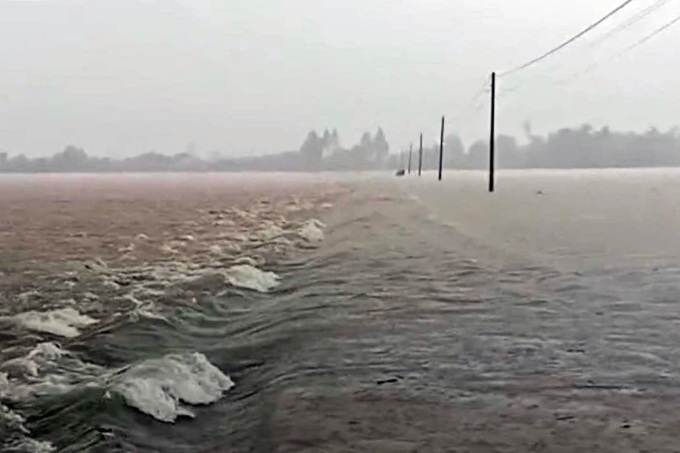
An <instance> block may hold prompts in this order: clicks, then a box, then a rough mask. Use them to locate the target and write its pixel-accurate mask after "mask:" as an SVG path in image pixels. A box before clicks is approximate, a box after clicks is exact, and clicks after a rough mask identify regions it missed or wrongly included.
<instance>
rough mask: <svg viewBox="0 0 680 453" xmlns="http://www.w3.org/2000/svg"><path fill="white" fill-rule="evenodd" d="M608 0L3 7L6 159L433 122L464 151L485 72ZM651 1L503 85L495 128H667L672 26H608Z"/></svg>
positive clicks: (178, 1)
mask: <svg viewBox="0 0 680 453" xmlns="http://www.w3.org/2000/svg"><path fill="white" fill-rule="evenodd" d="M615 3H616V2H615V1H611V2H610V1H608V2H604V3H603V4H598V5H593V3H592V2H588V1H586V0H569V1H567V0H556V1H553V2H549V3H547V2H541V1H539V0H521V1H519V2H514V3H512V4H510V3H508V2H504V1H501V0H492V1H489V2H478V1H473V0H462V1H460V2H455V4H445V3H437V2H418V3H415V4H414V3H409V4H406V3H399V2H397V3H395V2H387V1H386V0H367V1H366V2H362V3H361V4H338V3H334V2H326V1H322V2H310V1H308V0H293V1H292V2H288V3H286V6H285V7H283V6H281V5H280V4H278V3H277V2H274V1H271V0H258V1H255V2H249V3H247V4H239V5H238V7H236V6H235V5H232V4H230V3H229V2H217V1H214V0H167V1H163V2H161V1H141V0H122V1H117V2H115V3H114V2H110V1H106V0H91V1H86V0H73V1H67V0H42V1H0V56H2V61H3V71H2V72H0V96H1V97H0V99H1V100H2V108H1V109H0V150H1V151H4V152H9V153H13V154H24V155H26V156H28V157H40V156H47V155H50V154H51V153H53V152H54V151H53V150H52V149H53V147H55V146H59V147H61V146H66V145H67V144H75V145H76V146H79V147H83V148H84V149H87V150H88V153H89V154H91V155H95V156H101V157H103V156H110V157H115V158H125V157H131V156H133V155H136V154H139V153H143V152H148V151H151V150H156V151H158V152H162V153H167V154H170V155H174V154H177V153H182V152H185V151H186V150H187V148H189V147H190V145H191V144H192V143H193V144H195V146H196V149H197V150H199V151H200V152H201V153H203V154H202V155H203V157H207V156H206V155H207V154H210V153H215V152H220V153H221V154H223V155H224V156H225V157H235V156H241V157H243V156H256V155H262V154H266V153H272V152H278V151H283V150H294V149H297V146H298V145H299V142H300V135H301V133H303V132H304V131H306V130H309V129H312V128H314V127H315V126H316V125H319V124H322V125H323V124H333V125H335V127H337V128H338V129H339V130H342V131H343V134H344V136H346V137H351V138H352V139H353V140H355V139H357V138H358V137H360V136H361V134H362V132H363V131H364V130H365V129H366V128H368V129H370V130H375V129H377V127H378V126H382V127H384V128H385V130H387V131H391V132H390V133H391V142H392V145H393V146H394V147H397V148H399V147H402V146H403V147H407V146H408V144H409V143H410V142H411V141H415V139H416V137H417V135H418V134H419V133H420V132H423V133H424V134H425V136H426V137H432V138H433V139H434V138H435V137H437V135H438V121H437V118H439V117H440V116H441V115H445V116H446V118H447V130H448V131H451V132H453V133H456V134H457V135H460V136H461V137H462V139H463V140H464V141H465V142H472V141H474V140H475V139H477V138H479V137H486V136H487V129H488V97H487V94H488V93H482V95H481V96H480V97H479V98H477V99H476V101H475V102H470V98H471V97H473V95H474V94H475V93H477V91H478V90H479V88H480V86H482V85H483V84H485V83H486V82H485V81H486V80H487V79H488V76H489V74H490V73H491V72H492V71H494V70H495V71H502V70H503V69H506V68H510V67H514V66H515V65H516V64H518V63H520V62H522V61H525V60H527V59H528V58H531V57H532V56H534V55H536V54H537V53H539V52H542V51H544V50H545V48H546V47H549V45H551V44H553V43H558V42H560V41H561V40H562V39H563V38H564V36H568V35H570V34H572V33H573V32H574V31H575V30H579V29H582V28H583V27H584V26H585V25H587V24H589V23H590V22H591V21H592V17H597V16H601V15H602V14H603V13H605V12H606V11H609V10H610V9H611V8H612V7H613V5H614V4H615ZM650 3H652V2H651V1H649V2H637V3H633V4H631V5H630V6H629V7H627V8H626V9H625V10H624V11H622V12H621V13H620V14H619V16H617V21H611V23H606V24H603V25H602V26H601V27H599V28H598V29H597V30H595V31H593V33H591V34H590V35H589V36H588V37H587V39H585V38H584V39H583V40H581V41H579V42H576V43H574V45H573V46H570V47H569V48H568V49H565V50H564V51H562V52H560V54H559V55H556V56H555V57H554V58H551V59H549V60H547V61H546V62H545V63H543V64H541V65H539V66H537V67H532V68H529V70H527V71H524V72H522V73H521V74H518V75H511V76H508V77H507V78H503V79H502V80H500V81H499V87H498V89H499V99H498V121H497V125H498V132H499V134H505V135H514V136H518V137H519V136H521V135H522V124H523V122H524V120H525V119H526V118H531V119H532V121H533V124H534V129H535V131H536V132H537V133H540V134H543V135H546V134H548V133H549V131H551V130H556V129H558V128H559V127H562V126H563V125H565V124H582V123H588V124H592V125H593V127H596V128H600V127H603V126H605V125H609V127H611V128H613V129H617V130H631V131H635V132H637V133H644V132H645V131H646V130H647V129H648V128H649V127H651V126H653V125H656V127H658V128H659V129H660V130H668V129H670V128H671V127H673V126H674V125H675V124H676V122H677V121H676V120H675V118H674V111H673V106H674V105H676V104H677V103H678V101H680V90H678V89H677V88H676V83H675V80H674V71H672V68H671V67H670V66H672V65H671V64H670V63H669V62H672V61H674V41H673V35H672V33H671V32H668V33H664V34H661V35H659V36H658V37H655V39H654V41H652V42H651V43H650V44H648V45H646V46H644V47H641V48H639V49H637V50H635V51H634V52H630V53H627V54H626V55H625V56H623V57H621V58H617V59H612V58H611V57H612V55H617V53H618V52H619V51H621V50H622V49H625V48H626V47H627V46H629V45H630V44H631V43H634V42H635V41H636V40H637V39H639V38H640V37H643V36H645V35H646V34H648V33H649V32H650V31H652V30H654V29H655V28H658V26H659V25H661V24H663V23H664V22H665V21H667V17H668V14H666V13H667V12H672V11H667V9H668V8H669V7H668V6H666V7H664V8H662V9H660V10H659V12H660V14H652V15H649V16H647V17H645V18H644V20H640V21H638V22H636V23H635V24H633V25H632V26H630V27H628V28H626V30H625V33H623V32H622V33H613V32H614V31H616V29H617V27H619V26H620V25H621V23H625V22H626V21H627V20H629V19H631V18H634V17H635V16H636V15H638V14H640V12H641V11H643V10H644V8H645V7H647V6H649V4H650ZM121 24H125V26H124V27H121ZM593 65H595V66H596V70H594V71H589V68H591V67H592V66H593ZM584 72H585V73H586V74H584ZM355 137H356V138H355ZM56 144H59V145H56Z"/></svg>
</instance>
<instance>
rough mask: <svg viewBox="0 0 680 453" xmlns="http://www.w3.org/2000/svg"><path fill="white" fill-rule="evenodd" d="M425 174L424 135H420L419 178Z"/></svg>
mask: <svg viewBox="0 0 680 453" xmlns="http://www.w3.org/2000/svg"><path fill="white" fill-rule="evenodd" d="M422 172H423V133H422V132H421V133H420V151H418V176H420V174H421V173H422Z"/></svg>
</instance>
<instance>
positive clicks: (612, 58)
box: [557, 15, 680, 84]
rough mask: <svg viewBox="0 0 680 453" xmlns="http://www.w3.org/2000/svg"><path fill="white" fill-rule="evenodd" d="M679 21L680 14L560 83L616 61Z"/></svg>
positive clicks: (560, 81)
mask: <svg viewBox="0 0 680 453" xmlns="http://www.w3.org/2000/svg"><path fill="white" fill-rule="evenodd" d="M678 22H680V15H678V16H677V17H675V18H674V19H673V20H671V21H670V22H667V23H666V24H664V25H662V26H661V27H659V28H657V29H656V30H654V31H653V32H651V33H649V34H648V35H646V36H644V37H643V38H641V39H639V40H637V41H635V42H634V43H633V44H631V45H629V46H628V47H626V48H625V49H623V50H622V51H620V52H618V53H616V54H615V55H613V56H611V57H610V58H607V59H606V60H603V61H598V62H597V63H595V64H592V65H590V66H588V67H587V68H586V69H584V70H583V71H581V72H578V73H576V74H574V75H573V76H571V77H569V78H567V79H562V80H559V81H558V82H557V83H559V84H567V83H569V82H571V81H573V80H574V79H577V78H579V77H582V76H584V75H587V74H590V73H592V72H593V71H595V70H596V69H597V68H599V67H600V66H601V65H602V64H603V63H608V62H610V61H614V60H617V59H619V58H621V57H622V56H623V55H625V54H627V53H628V52H630V51H632V50H633V49H635V48H637V47H639V46H641V45H642V44H644V43H646V42H647V41H649V40H650V39H652V38H654V37H655V36H656V35H658V34H659V33H662V32H663V31H665V30H667V29H669V28H670V27H672V26H673V25H675V24H677V23H678Z"/></svg>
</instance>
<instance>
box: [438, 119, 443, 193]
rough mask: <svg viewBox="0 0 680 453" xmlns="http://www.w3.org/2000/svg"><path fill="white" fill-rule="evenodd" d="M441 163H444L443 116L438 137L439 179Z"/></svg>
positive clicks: (440, 178)
mask: <svg viewBox="0 0 680 453" xmlns="http://www.w3.org/2000/svg"><path fill="white" fill-rule="evenodd" d="M443 164H444V117H443V116H442V133H441V136H440V138H439V181H441V180H442V165H443Z"/></svg>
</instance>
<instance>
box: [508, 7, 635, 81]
mask: <svg viewBox="0 0 680 453" xmlns="http://www.w3.org/2000/svg"><path fill="white" fill-rule="evenodd" d="M633 1H634V0H626V1H624V2H623V3H621V4H620V5H619V6H617V7H616V8H614V9H613V10H612V11H610V12H609V13H608V14H606V15H605V16H604V17H602V18H601V19H600V20H598V21H597V22H595V23H594V24H592V25H590V26H588V27H587V28H585V29H584V30H582V31H581V32H579V33H578V34H576V35H575V36H572V37H571V38H569V39H567V40H566V41H564V42H563V43H562V44H560V45H559V46H557V47H555V48H553V49H551V50H549V51H547V52H546V53H544V54H543V55H541V56H539V57H537V58H534V59H533V60H531V61H529V62H527V63H524V64H523V65H521V66H518V67H516V68H514V69H510V70H508V71H505V72H502V73H500V74H499V77H504V76H506V75H509V74H512V73H515V72H517V71H521V70H522V69H525V68H528V67H529V66H532V65H534V64H536V63H538V62H539V61H542V60H544V59H546V58H548V57H549V56H551V55H552V54H554V53H556V52H558V51H560V50H562V49H563V48H565V47H566V46H568V45H569V44H571V43H572V42H574V41H576V40H577V39H579V38H580V37H582V36H583V35H585V34H586V33H588V32H590V31H591V30H593V29H594V28H595V27H597V26H598V25H600V24H601V23H603V22H604V21H606V20H607V19H609V18H610V17H612V16H613V15H614V14H616V13H618V12H619V11H621V10H622V9H623V8H625V7H626V6H628V4H630V3H632V2H633Z"/></svg>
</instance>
